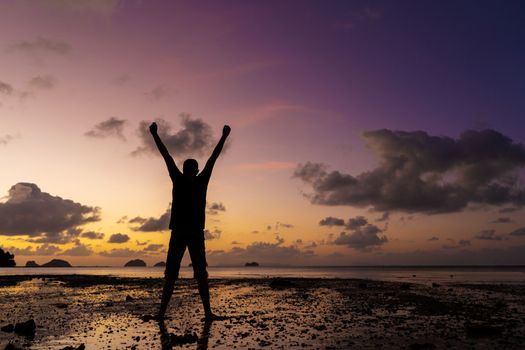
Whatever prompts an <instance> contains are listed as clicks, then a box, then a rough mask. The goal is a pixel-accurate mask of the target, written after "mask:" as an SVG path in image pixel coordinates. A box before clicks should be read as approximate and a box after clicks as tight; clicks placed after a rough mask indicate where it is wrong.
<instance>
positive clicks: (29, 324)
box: [14, 319, 36, 337]
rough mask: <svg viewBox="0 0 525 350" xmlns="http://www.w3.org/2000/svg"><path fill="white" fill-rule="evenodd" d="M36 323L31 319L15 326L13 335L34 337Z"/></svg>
mask: <svg viewBox="0 0 525 350" xmlns="http://www.w3.org/2000/svg"><path fill="white" fill-rule="evenodd" d="M35 329H36V323H35V320H33V319H31V320H28V321H25V322H20V323H17V324H16V325H15V329H14V330H15V333H16V334H18V335H23V336H26V337H34V336H35Z"/></svg>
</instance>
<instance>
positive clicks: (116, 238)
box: [108, 233, 129, 243]
mask: <svg viewBox="0 0 525 350" xmlns="http://www.w3.org/2000/svg"><path fill="white" fill-rule="evenodd" d="M127 241H129V236H128V235H126V234H123V233H114V234H112V235H111V236H109V239H108V243H126V242H127Z"/></svg>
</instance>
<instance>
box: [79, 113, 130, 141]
mask: <svg viewBox="0 0 525 350" xmlns="http://www.w3.org/2000/svg"><path fill="white" fill-rule="evenodd" d="M126 123H127V121H126V120H125V119H118V118H115V117H111V118H109V119H108V120H104V121H102V122H100V123H98V124H96V125H95V126H94V127H93V128H92V129H91V130H89V131H87V132H85V133H84V136H87V137H93V138H99V139H103V138H108V137H116V138H119V139H121V140H126V138H125V137H124V133H123V132H124V126H125V125H126Z"/></svg>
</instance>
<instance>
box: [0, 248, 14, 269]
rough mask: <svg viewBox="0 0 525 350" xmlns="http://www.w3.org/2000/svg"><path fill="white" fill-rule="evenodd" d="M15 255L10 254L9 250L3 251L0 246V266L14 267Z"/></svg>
mask: <svg viewBox="0 0 525 350" xmlns="http://www.w3.org/2000/svg"><path fill="white" fill-rule="evenodd" d="M15 266H16V262H15V256H14V254H11V253H9V252H7V251H6V252H4V250H3V249H2V248H0V267H15Z"/></svg>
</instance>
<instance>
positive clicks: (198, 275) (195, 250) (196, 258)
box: [188, 235, 215, 320]
mask: <svg viewBox="0 0 525 350" xmlns="http://www.w3.org/2000/svg"><path fill="white" fill-rule="evenodd" d="M188 250H189V252H190V258H191V263H192V264H193V277H194V278H195V279H196V280H197V284H198V286H199V294H200V296H201V300H202V306H203V307H204V315H205V317H206V320H213V319H214V318H215V315H214V314H213V312H212V311H211V306H210V288H209V285H208V272H207V271H206V250H205V247H204V235H203V236H202V237H199V236H197V237H193V238H192V240H191V242H188Z"/></svg>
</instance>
